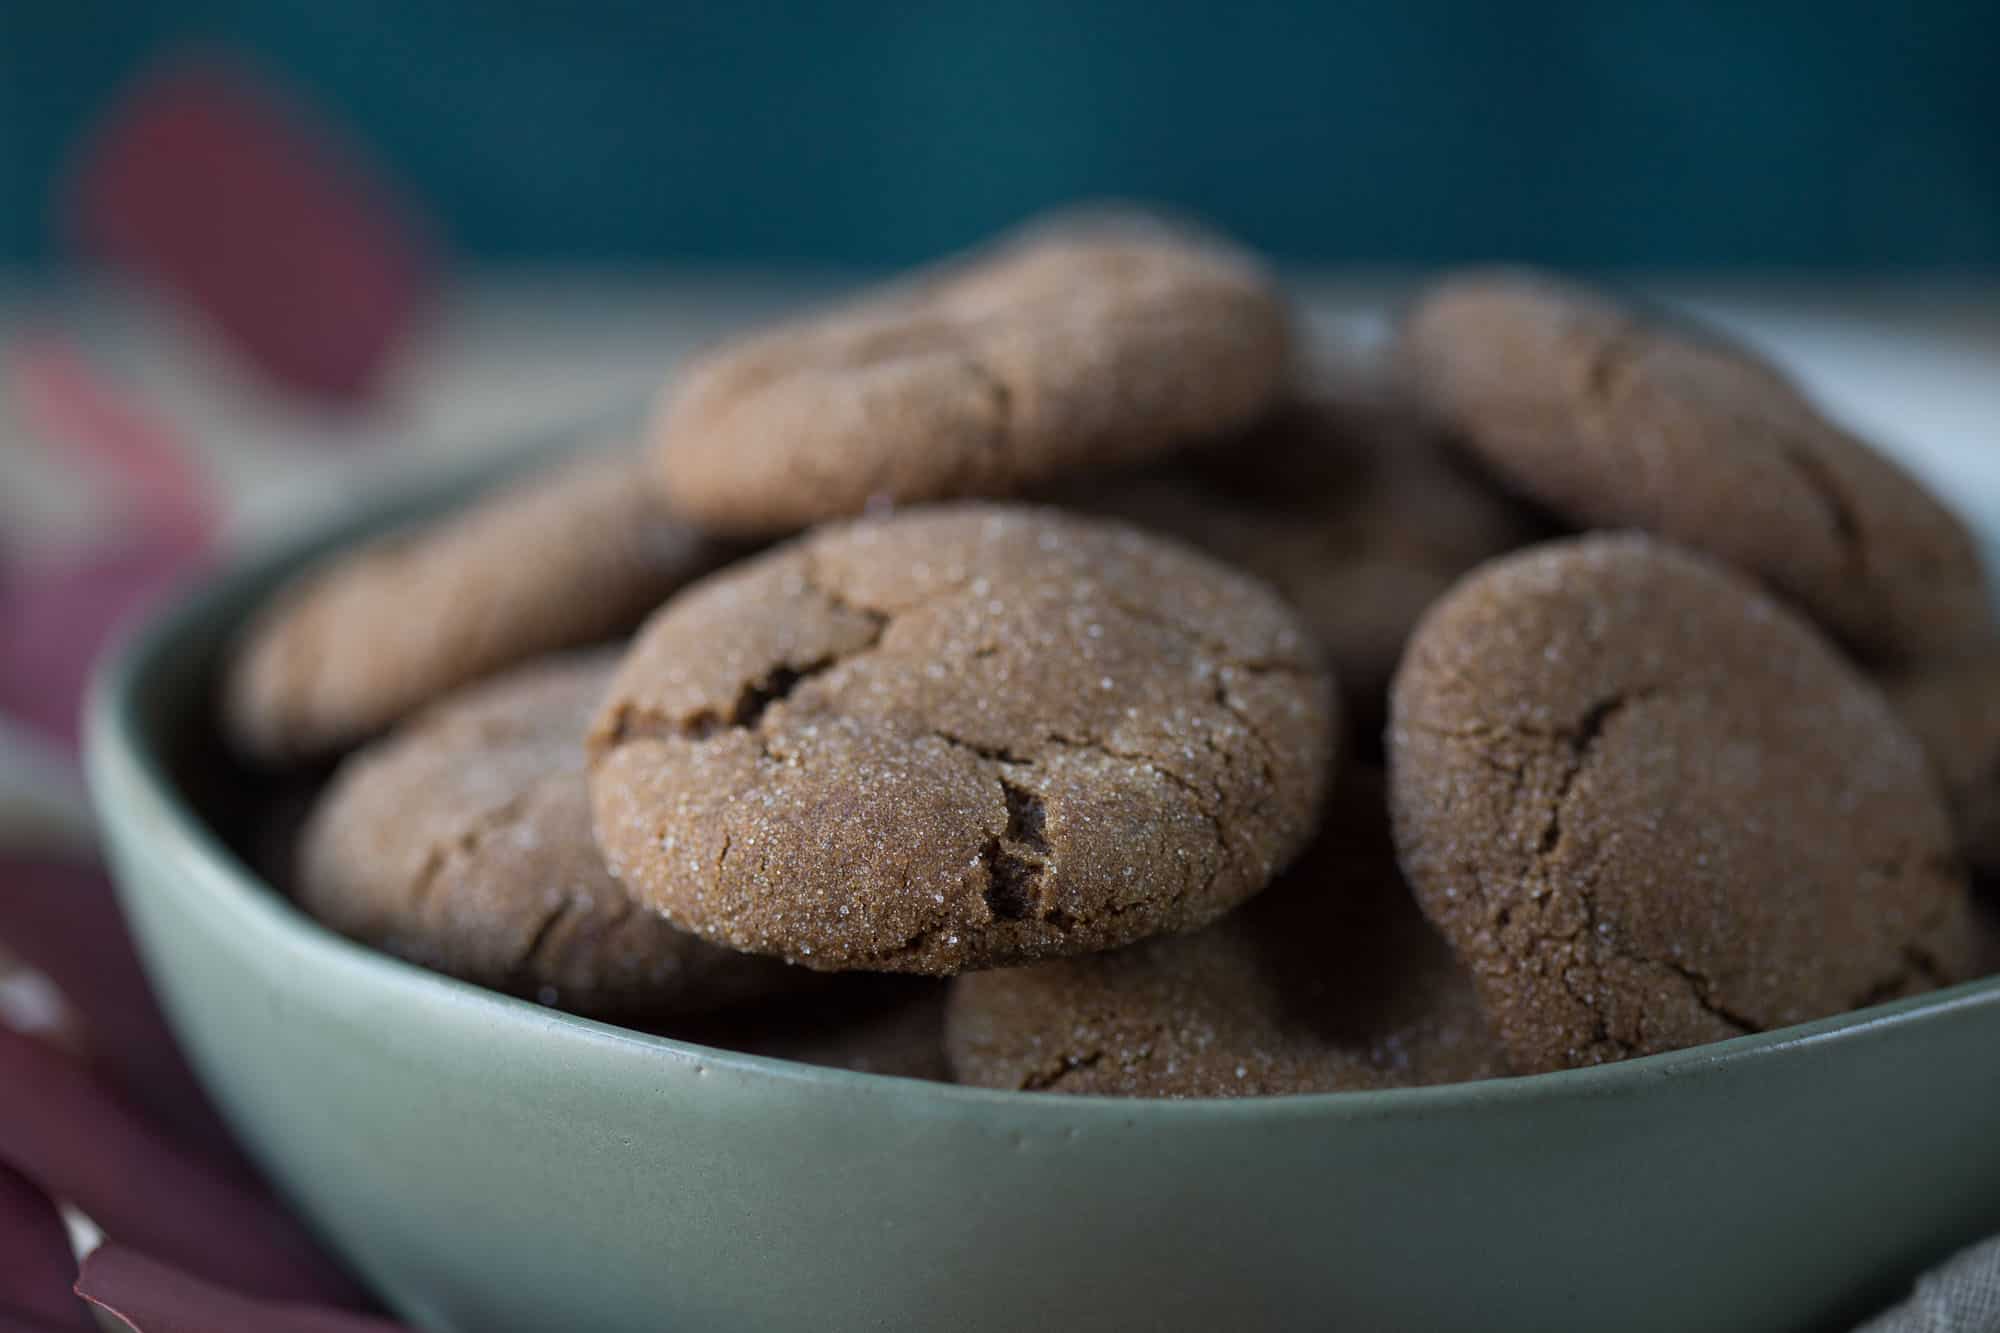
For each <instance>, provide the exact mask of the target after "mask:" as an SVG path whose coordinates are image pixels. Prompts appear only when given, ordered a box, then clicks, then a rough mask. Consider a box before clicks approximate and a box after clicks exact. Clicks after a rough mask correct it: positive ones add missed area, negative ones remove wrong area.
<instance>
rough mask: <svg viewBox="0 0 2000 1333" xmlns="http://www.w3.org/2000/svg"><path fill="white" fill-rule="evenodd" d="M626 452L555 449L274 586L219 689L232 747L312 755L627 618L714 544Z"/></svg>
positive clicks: (713, 555) (254, 753)
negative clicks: (518, 472) (443, 509)
mask: <svg viewBox="0 0 2000 1333" xmlns="http://www.w3.org/2000/svg"><path fill="white" fill-rule="evenodd" d="M645 472H646V467H645V464H644V462H643V460H641V459H640V458H638V457H637V456H636V455H634V454H633V453H631V452H629V451H623V452H618V453H613V454H608V455H604V456H598V455H595V454H593V455H591V456H589V457H587V458H580V459H575V460H569V461H565V462H563V463H561V464H559V465H557V466H554V467H552V468H549V469H547V470H545V471H541V472H537V473H536V474H534V475H533V476H530V477H527V478H525V479H522V480H520V481H517V482H515V483H514V484H512V485H511V486H508V487H506V488H505V489H503V490H502V491H500V492H497V493H495V494H493V495H491V496H488V497H486V498H484V499H482V500H480V501H477V502H475V503H474V504H472V505H471V506H469V507H468V508H466V509H465V510H463V511H461V512H459V513H456V514H453V515H451V516H449V517H446V518H443V519H440V520H438V521H436V522H433V523H429V524H426V525H423V526H421V527H417V528H413V529H410V530H408V531H405V532H401V533H396V534H393V535H390V536H388V537H384V538H382V539H379V540H377V541H374V542H370V543H368V544H366V545H364V546H362V547H360V548H358V549H356V550H353V551H347V552H343V553H341V554H340V555H338V556H336V557H334V558H333V559H332V560H330V561H329V562H327V563H326V564H324V565H321V566H319V567H317V568H314V569H312V570H309V571H308V572H306V573H305V574H303V575H302V576H300V577H299V578H297V579H294V580H293V581H292V582H291V583H290V584H289V585H287V586H286V587H285V588H283V589H281V590H280V591H279V593H278V594H277V596H276V597H274V598H273V600H272V602H271V604H270V606H268V607H267V608H266V609H265V610H264V611H262V612H261V613H260V614H259V615H258V617H257V619H256V621H255V622H254V623H253V624H252V626H251V628H250V630H249V632H248V634H247V636H246V638H245V640H244V642H243V643H242V644H241V645H240V646H239V648H238V651H237V653H236V657H235V660H234V662H233V663H232V664H231V667H230V671H229V675H228V679H227V681H226V682H225V685H224V696H223V720H224V723H225V726H226V728H227V731H228V733H229V735H230V738H231V740H232V741H233V742H234V743H235V745H236V747H237V749H238V750H239V751H241V752H242V753H244V754H246V755H249V756H251V757H253V758H256V759H261V760H264V761H267V762H296V761H301V760H307V759H314V758H321V757H325V756H328V755H331V754H334V753H336V752H338V751H340V750H343V749H346V748H347V747H349V746H351V745H354V744H356V743H358V742H360V741H363V740H366V739H367V738H368V737H369V736H372V735H374V734H376V733H378V732H380V731H382V730H384V729H386V728H387V727H389V726H390V725H391V724H393V723H395V722H396V721H398V720H400V719H401V718H403V717H405V716H407V715H408V714H410V713H412V712H414V711H415V710H416V709H417V708H419V707H421V706H422V705H423V704H425V703H428V702H429V701H431V700H432V699H435V698H437V697H439V696H440V695H443V694H445V693H447V692H449V691H451V690H453V689H456V688H457V687H459V686H461V685H465V684H468V683H470V682H472V681H474V680H477V679H479V678H481V677H483V676H488V675H491V674H493V673H494V672H496V671H500V670H502V669H504V668H506V667H509V666H512V665H514V664H515V663H517V662H524V661H527V660H528V659H530V658H533V657H536V656H539V655H540V654H542V653H545V652H553V651H557V650H560V649H566V648H576V647H581V646H583V645H586V644H589V643H593V642H597V641H600V640H603V639H606V638H609V637H611V636H612V635H614V634H617V633H620V632H622V631H624V630H627V629H630V628H631V627H632V626H633V625H635V624H637V623H638V622H639V621H640V620H641V619H642V618H644V616H645V615H646V613H647V612H649V611H651V610H652V609H653V608H654V607H656V606H658V605H659V604H660V602H661V601H662V600H664V599H665V598H666V596H667V594H669V593H671V592H672V591H673V590H674V589H676V588H678V587H679V586H680V585H681V584H683V583H685V582H687V581H688V580H689V579H690V578H693V577H695V576H696V575H698V574H701V573H703V572H705V571H706V570H708V569H710V568H712V567H714V565H716V564H717V563H719V561H720V558H721V555H722V552H721V551H719V550H718V548H717V547H716V546H715V545H714V544H713V543H711V542H709V541H706V540H704V539H703V538H701V537H700V536H699V535H697V534H696V533H695V532H694V531H693V530H692V529H689V528H687V527H685V526H684V525H682V524H680V523H678V522H675V521H674V520H672V519H670V518H668V517H666V516H665V515H664V514H663V513H662V512H661V511H660V509H659V507H658V503H657V501H656V500H655V499H653V497H652V496H651V494H650V490H649V487H648V484H647V482H646V479H645Z"/></svg>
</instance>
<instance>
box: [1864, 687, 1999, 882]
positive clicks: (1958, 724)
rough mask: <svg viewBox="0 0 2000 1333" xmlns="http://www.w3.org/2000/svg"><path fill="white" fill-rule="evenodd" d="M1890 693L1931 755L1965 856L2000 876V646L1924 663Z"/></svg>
mask: <svg viewBox="0 0 2000 1333" xmlns="http://www.w3.org/2000/svg"><path fill="white" fill-rule="evenodd" d="M1883 688H1884V689H1886V690H1887V691H1888V694H1889V701H1890V702H1891V703H1892V704H1894V705H1895V707H1896V711H1897V713H1899V714H1900V715H1901V717H1902V719H1903V725H1905V726H1907V727H1908V728H1909V729H1910V731H1911V733H1912V734H1913V735H1914V736H1916V738H1917V739H1918V740H1919V741H1921V742H1922V743H1923V747H1924V750H1925V752H1926V753H1927V754H1929V755H1930V758H1931V767H1932V769H1933V770H1934V771H1935V772H1936V774H1937V778H1938V781H1939V783H1941V784H1942V785H1943V787H1944V795H1945V802H1946V804H1947V805H1949V806H1950V808H1951V815H1952V823H1953V824H1954V825H1955V826H1956V828H1957V829H1958V845H1959V849H1960V851H1962V852H1963V853H1964V854H1965V859H1966V860H1967V861H1968V862H1969V863H1971V865H1972V867H1973V868H1974V869H1975V870H1977V871H1979V872H1980V873H1982V874H1986V875H2000V649H1988V651H1986V652H1985V653H1981V654H1974V655H1971V656H1967V657H1963V658H1958V659H1954V660H1952V661H1949V662H1941V663H1938V664H1935V665H1928V666H1922V665H1920V666H1917V667H1915V668H1912V669H1911V670H1909V671H1908V672H1905V673H1903V674H1900V675H1895V676H1891V677H1890V678H1889V679H1888V680H1886V681H1885V682H1884V686H1883Z"/></svg>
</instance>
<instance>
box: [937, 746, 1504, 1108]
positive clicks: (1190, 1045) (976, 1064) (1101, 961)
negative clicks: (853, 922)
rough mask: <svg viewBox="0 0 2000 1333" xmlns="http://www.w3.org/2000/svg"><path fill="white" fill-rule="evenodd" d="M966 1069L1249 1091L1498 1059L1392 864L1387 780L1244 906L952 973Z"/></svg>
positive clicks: (1465, 1069)
mask: <svg viewBox="0 0 2000 1333" xmlns="http://www.w3.org/2000/svg"><path fill="white" fill-rule="evenodd" d="M945 1042H946V1049H947V1051H948V1053H949V1055H950V1057H951V1061H952V1068H953V1071H954V1072H955V1073H956V1074H957V1075H958V1077H959V1080H960V1081H961V1082H965V1083H972V1084H977V1085H979V1086H983V1087H992V1088H1021V1089H1028V1090H1047V1091H1050V1092H1074V1093H1101V1094H1109V1095H1113V1096H1126V1097H1251V1096H1265V1095H1270V1094H1274V1093H1290V1092H1334V1091H1339V1090H1342V1089H1348V1088H1386V1087H1412V1086H1417V1085H1420V1084H1426V1083H1452V1082H1463V1081H1466V1080H1470V1079H1479V1078H1492V1077H1497V1076H1499V1075H1501V1074H1504V1073H1505V1072H1506V1066H1505V1062H1504V1061H1503V1060H1502V1058H1501V1054H1500V1045H1499V1042H1498V1041H1497V1040H1496V1039H1495V1038H1494V1037H1493V1035H1492V1033H1491V1032H1490V1031H1489V1030H1488V1028H1487V1026H1486V1022H1485V1020H1484V1018H1483V1017H1482V1016H1481V1014H1480V1012H1479V1005H1478V1001H1477V1000H1476V998H1475V997H1474V995H1473V989H1472V978H1471V976H1470V975H1469V974H1468V973H1467V972H1466V971H1465V969H1464V968H1463V967H1462V966H1461V965H1460V964H1459V962H1458V960H1457V959H1456V958H1455V957H1453V956H1452V953H1451V950H1450V949H1449V948H1447V947H1446V946H1445V943H1444V941H1443V940H1442V939H1440V938H1439V937H1438V934H1437V932H1436V931H1435V930H1434V929H1432V927H1431V925H1430V923H1429V922H1427V921H1425V920H1424V918H1423V915H1422V913H1420V912H1419V911H1418V910H1417V906H1416V904H1415V903H1414V902H1413V901H1411V898H1410V891H1409V888H1408V886H1407V885H1405V884H1404V883H1403V877H1402V874H1401V873H1400V872H1399V871H1398V870H1397V868H1396V858H1395V850H1394V848H1393V847H1392V846H1391V844H1390V840H1389V816H1388V812H1387V809H1386V808H1385V806H1384V803H1383V791H1382V783H1381V779H1380V778H1378V777H1375V776H1374V775H1372V774H1354V773H1350V774H1346V775H1343V777H1342V778H1341V782H1340V790H1339V794H1338V795H1337V796H1336V797H1335V798H1334V801H1333V813H1332V815H1331V818H1330V823H1329V825H1328V827H1327V828H1326V829H1325V830H1324V831H1323V832H1322V833H1321V835H1320V837H1319V839H1318V840H1317V841H1316V842H1315V843H1314V844H1313V846H1312V847H1311V848H1310V849H1309V850H1308V851H1307V852H1306V853H1305V855H1304V856H1303V857H1301V858H1300V860H1299V862H1298V864H1297V865H1295V866H1293V867H1292V868H1291V869H1290V870H1288V871H1286V872H1285V874H1284V875H1282V876H1280V877H1279V879H1278V882H1277V883H1275V884H1273V885H1272V886H1271V887H1270V888H1269V889H1267V890H1265V891H1264V892H1263V893H1261V894H1259V895H1258V896H1257V897H1256V898H1255V899H1253V900H1251V902H1250V903H1249V904H1247V905H1246V906H1244V907H1242V908H1240V909H1239V910H1237V911H1235V912H1231V913H1230V914H1229V915H1228V916H1225V917H1223V918H1222V920H1220V921H1218V922H1216V923H1215V924H1214V925H1212V926H1209V927H1208V928H1207V929H1205V930H1200V931H1197V932H1195V933H1194V934H1191V935H1177V936H1172V937H1170V938H1166V939H1156V940H1147V941H1144V942H1143V943H1140V944H1135V945H1133V946H1131V947H1130V948H1126V949H1119V950H1116V951H1114V952H1112V953H1104V954H1096V955H1094V956H1092V957H1088V958H1065V959H1059V960H1057V961H1055V962H1049V963H1038V964H1035V965H1034V966H1032V967H1016V968H1003V969H1000V970H997V971H992V972H975V973H970V974H968V975H966V976H962V977H958V978H956V979H955V980H954V981H953V982H952V993H951V1001H950V1006H949V1009H948V1013H947V1018H946V1031H945Z"/></svg>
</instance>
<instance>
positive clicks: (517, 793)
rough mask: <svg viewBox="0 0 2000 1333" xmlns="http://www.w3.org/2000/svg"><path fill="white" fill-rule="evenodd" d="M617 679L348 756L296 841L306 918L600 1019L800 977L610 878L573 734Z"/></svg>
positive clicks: (486, 702)
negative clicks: (663, 912)
mask: <svg viewBox="0 0 2000 1333" xmlns="http://www.w3.org/2000/svg"><path fill="white" fill-rule="evenodd" d="M616 665H617V662H616V659H615V658H614V657H613V656H612V655H610V654H608V653H598V654H592V655H588V656H583V657H572V658H558V659H554V660H545V661H541V662H536V663H532V664H530V665H528V666H524V667H518V668H516V669H514V670H513V671H510V672H508V673H506V674H505V675H502V676H500V677H497V678H495V679H493V680H491V681H487V682H485V683H483V684H481V685H478V686H475V687H473V688H472V689H469V690H466V691H464V692H462V693H459V694H456V695H454V696H452V697H451V698H449V699H447V700H445V701H444V702H442V703H440V704H438V705H437V706H436V707H434V708H432V709H430V710H428V711H427V712H425V713H423V714H422V715H420V716H419V717H417V718H415V719H413V720H412V721H411V722H410V723H408V724H407V725H405V726H404V727H403V728H401V729H400V730H398V731H397V732H396V733H395V734H393V735H391V736H388V737H385V738H383V739H382V740H380V741H377V742H375V743H374V744H373V745H371V746H369V747H367V748H366V749H364V750H361V751H360V752H358V753H356V754H354V755H352V756H350V757H349V758H348V759H347V761H346V762H345V763H343V764H342V765H341V766H340V768H339V770H338V771H337V772H336V773H335V775H334V778H333V781H332V783H331V784H330V785H329V786H328V788H327V791H326V794H325V795H324V796H323V797H322V798H321V801H320V804H319V806H318V808H317V809H316V810H315V811H314V813H313V815H312V817H311V819H310V821H309V823H308V825H307V827H306V830H305V834H304V837H303V839H302V842H301V847H300V869H299V876H298V880H299V900H300V902H301V904H302V905H303V906H304V907H305V908H306V909H307V910H308V911H310V912H311V913H312V914H313V915H314V916H316V917H318V918H319V919H320V920H321V921H323V922H325V923H326V924H327V925H329V926H331V927H333V928H334V929H336V930H338V931H340V932H342V933H343V934H346V935H350V936H352V937H354V938H356V939H359V940H361V941H363V942H365V943H368V944H371V945H374V946H375V947H377V948H380V949H383V950H385V951H387V952H389V953H393V954H396V955H398V956H400V957H403V958H407V959H409V960H410V961H412V962H416V963H421V964H423V965H424V966H426V967H431V968H435V969H436V970H438V971H441V972H447V973H450V974H451V975H453V976H457V977H462V978H464V979H465V980H468V981H474V982H478V983H480V984H482V985H486V986H491V987H493V988H495V989H497V990H505V991H511V992H514V993H516V994H521V995H527V996H533V997H537V998H540V999H541V1000H543V1001H544V1002H545V1003H548V1004H556V1005H561V1006H562V1007H563V1008H566V1009H573V1010H576V1011H578V1012H582V1013H592V1014H598V1015H602V1016H617V1015H628V1014H645V1013H671V1012H686V1011H693V1010H700V1009H708V1008H713V1007H715V1006H717V1005H720V1004H726V1003H730V1002H732V1001H735V1000H739V999H743V998H746V997H749V996H754V995H762V994H766V993H770V992H773V991H776V990H779V989H782V988H784V987H787V986H791V985H795V984H797V982H798V981H799V980H800V979H802V978H804V977H807V976H809V975H810V974H807V973H803V972H800V971H799V970H798V969H796V968H788V967H786V966H784V965H783V964H781V963H775V962H772V961H771V960H770V959H767V958H750V957H746V956H744V955H742V954H737V953H731V952H729V951H728V950H725V949H718V948H716V947H715V946H714V945H712V944H709V943H707V942H705V941H703V940H699V939H696V938H695V937H694V936H692V935H689V934H687V933H685V932H684V931H680V930H676V929H675V928H674V927H673V926H671V925H669V924H668V923H667V922H666V921H665V920H663V919H661V918H660V917H658V916H656V915H655V914H653V913H652V912H649V911H646V910H644V909H643V908H640V907H639V906H638V905H637V904H635V903H634V902H633V901H632V899H631V898H630V897H629V896H628V895H627V894H626V893H625V891H624V890H623V889H621V888H620V887H619V886H618V883H617V881H616V880H614V879H612V878H611V876H610V874H609V873H608V872H607V871H606V870H605V868H604V861H603V858H602V857H601V856H600V855H599V854H598V851H597V847H596V845H595V844H594V843H593V842H592V841H591V835H590V808H589V797H588V793H587V792H586V790H585V786H584V775H583V733H584V729H585V727H586V726H587V725H588V723H589V720H590V716H591V713H592V711H593V710H594V709H595V707H596V706H597V702H598V700H599V699H600V698H601V697H602V696H603V693H604V689H605V686H606V685H607V684H609V683H610V680H611V675H612V671H613V670H614V668H615V667H616Z"/></svg>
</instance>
